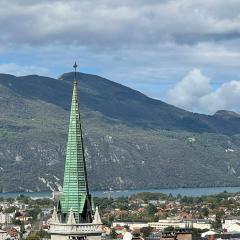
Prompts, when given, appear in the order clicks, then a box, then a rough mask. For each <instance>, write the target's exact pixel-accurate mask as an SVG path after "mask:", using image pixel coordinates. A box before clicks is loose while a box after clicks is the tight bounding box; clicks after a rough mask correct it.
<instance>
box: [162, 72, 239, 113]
mask: <svg viewBox="0 0 240 240" xmlns="http://www.w3.org/2000/svg"><path fill="white" fill-rule="evenodd" d="M166 99H167V101H168V102H170V103H171V104H173V105H176V106H179V107H182V108H184V109H187V110H190V111H192V110H193V111H197V112H204V113H210V114H213V113H215V112H216V111H218V110H233V111H239V110H240V109H239V102H240V81H236V80H232V81H229V82H226V83H223V84H222V85H220V86H219V87H218V88H217V89H215V90H214V89H213V88H211V83H210V79H209V78H208V77H206V76H205V75H203V74H202V73H201V71H200V70H199V69H193V70H192V71H190V72H189V73H188V74H187V75H186V76H185V77H184V78H183V79H182V80H181V81H180V82H178V83H177V84H176V85H175V86H174V87H173V88H172V89H170V90H168V92H167V94H166Z"/></svg>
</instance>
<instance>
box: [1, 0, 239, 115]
mask: <svg viewBox="0 0 240 240" xmlns="http://www.w3.org/2000/svg"><path fill="white" fill-rule="evenodd" d="M0 56H1V57H0V72H2V73H11V74H15V75H27V74H32V73H34V74H39V75H46V76H52V77H57V76H59V75H60V74H62V73H64V72H69V71H71V67H72V63H73V62H74V61H75V60H77V61H78V63H79V67H80V68H79V70H80V71H82V72H86V73H94V74H98V75H101V76H103V77H107V78H109V79H111V80H113V81H116V82H119V83H122V84H124V85H127V86H130V87H132V88H134V89H137V90H140V91H141V92H143V93H145V94H147V95H148V96H151V97H154V98H158V99H161V100H164V101H167V102H169V103H172V104H174V105H177V106H180V107H182V108H185V109H188V110H191V111H196V112H203V113H208V114H212V113H214V112H215V111H217V110H219V109H228V110H235V111H240V1H239V0H227V1H226V0H121V1H119V0H101V1H99V0H81V1H79V0H68V1H65V0H62V1H55V0H51V1H49V0H38V1H34V0H21V1H19V0H10V1H9V0H6V1H5V0H0Z"/></svg>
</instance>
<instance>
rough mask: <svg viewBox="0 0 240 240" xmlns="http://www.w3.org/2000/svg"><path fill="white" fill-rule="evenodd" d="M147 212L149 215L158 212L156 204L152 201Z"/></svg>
mask: <svg viewBox="0 0 240 240" xmlns="http://www.w3.org/2000/svg"><path fill="white" fill-rule="evenodd" d="M146 210H147V213H148V214H149V215H154V214H155V213H156V212H157V208H156V206H154V205H153V204H152V203H149V204H148V206H147V209H146Z"/></svg>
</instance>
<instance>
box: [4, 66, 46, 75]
mask: <svg viewBox="0 0 240 240" xmlns="http://www.w3.org/2000/svg"><path fill="white" fill-rule="evenodd" d="M0 73H7V74H12V75H16V76H25V75H30V74H38V75H42V76H45V75H49V73H50V71H49V70H48V69H47V68H42V67H37V66H34V65H30V66H20V65H18V64H16V63H6V64H0Z"/></svg>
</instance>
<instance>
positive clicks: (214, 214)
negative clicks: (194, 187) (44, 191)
mask: <svg viewBox="0 0 240 240" xmlns="http://www.w3.org/2000/svg"><path fill="white" fill-rule="evenodd" d="M54 201H56V199H54V198H51V199H50V198H39V199H33V198H30V197H27V196H24V195H19V196H18V197H17V198H16V199H12V198H8V199H4V198H1V199H0V211H1V212H0V225H1V230H0V239H23V238H24V239H27V240H31V239H48V238H50V234H49V233H48V231H49V224H50V221H51V215H52V211H53V210H52V209H53V206H54V204H55V203H54ZM94 202H95V204H96V206H98V208H99V211H100V215H101V219H102V223H103V225H102V231H103V233H104V236H105V238H106V239H122V238H123V236H124V233H125V232H126V229H128V231H130V232H131V233H132V235H133V237H135V238H144V239H145V238H147V239H151V238H154V239H157V238H158V237H159V239H160V236H163V234H167V233H169V232H171V233H175V234H177V233H178V232H180V233H183V232H184V233H185V234H186V233H188V234H190V235H191V237H192V238H193V239H200V238H201V233H204V232H207V231H209V230H212V231H214V232H215V234H223V235H224V236H227V235H228V234H231V236H232V235H233V234H235V235H237V236H238V235H239V233H240V218H239V213H240V193H228V192H223V193H220V194H216V195H205V196H201V197H188V196H181V195H178V196H172V195H171V194H170V195H166V194H162V193H150V192H143V193H138V194H135V195H132V196H130V197H118V198H111V196H109V197H103V198H97V197H95V198H94ZM225 238H226V237H225Z"/></svg>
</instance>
